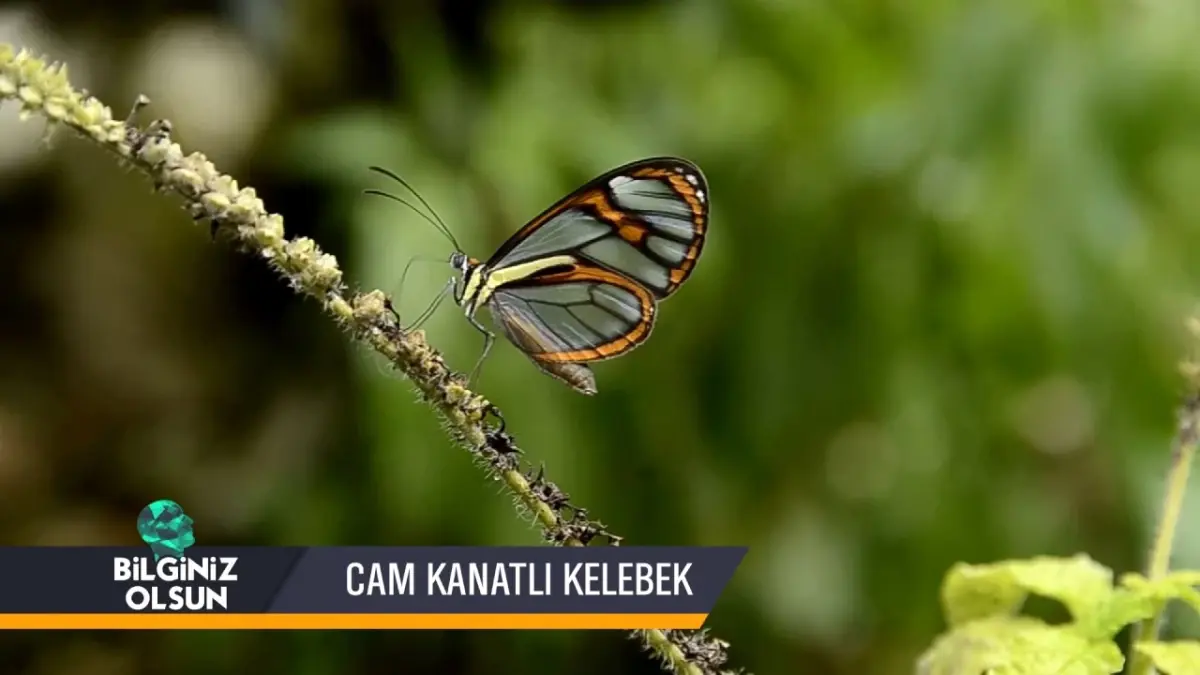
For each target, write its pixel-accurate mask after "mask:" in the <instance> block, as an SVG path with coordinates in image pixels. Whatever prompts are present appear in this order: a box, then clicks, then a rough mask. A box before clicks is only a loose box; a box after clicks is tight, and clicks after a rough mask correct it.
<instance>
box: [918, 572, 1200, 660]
mask: <svg viewBox="0 0 1200 675" xmlns="http://www.w3.org/2000/svg"><path fill="white" fill-rule="evenodd" d="M1198 583H1200V573H1197V572H1194V571H1175V572H1172V573H1170V574H1167V575H1164V576H1162V577H1160V578H1155V579H1152V580H1151V579H1147V578H1145V577H1143V576H1142V575H1140V574H1125V575H1123V576H1122V578H1121V579H1120V582H1119V583H1118V584H1116V585H1114V584H1113V572H1112V570H1110V569H1108V568H1107V567H1104V566H1103V565H1100V564H1099V563H1097V562H1096V561H1094V560H1092V559H1091V558H1089V557H1087V556H1086V555H1076V556H1074V557H1072V558H1050V557H1044V556H1043V557H1037V558H1033V559H1030V560H1012V561H1005V562H1002V563H995V564H987V565H965V564H958V565H955V566H954V568H953V569H951V570H950V572H949V573H948V574H947V575H946V578H945V581H944V582H943V584H942V605H943V608H944V610H945V612H946V619H947V621H948V623H949V624H950V630H949V631H947V633H946V634H945V635H943V636H941V637H940V638H939V639H938V640H937V642H936V643H935V644H934V646H933V647H932V648H931V649H930V650H929V651H928V652H926V654H925V655H924V656H922V658H921V661H920V663H919V666H918V669H917V672H918V673H920V674H921V675H939V674H943V675H957V674H960V673H984V672H986V673H995V675H1030V674H1033V673H1061V674H1063V675H1067V674H1074V675H1108V674H1109V673H1118V672H1123V666H1124V665H1125V663H1124V661H1125V659H1124V657H1123V656H1122V654H1121V648H1120V647H1119V646H1118V645H1117V644H1115V643H1114V642H1113V639H1114V637H1115V636H1116V635H1117V633H1118V632H1119V631H1121V629H1123V628H1124V627H1125V626H1127V625H1129V624H1132V623H1134V622H1136V621H1141V620H1144V619H1149V618H1150V617H1152V616H1153V615H1154V614H1155V613H1157V612H1159V611H1161V610H1162V608H1163V606H1164V605H1166V604H1167V603H1168V602H1170V601H1174V600H1178V601H1182V602H1183V603H1184V604H1186V605H1190V606H1191V607H1192V609H1193V610H1200V593H1198V592H1197V590H1196V588H1195V587H1196V585H1197V584H1198ZM1031 594H1037V595H1040V596H1042V597H1044V598H1048V599H1053V600H1055V601H1057V602H1059V603H1061V604H1062V605H1063V606H1064V608H1065V609H1067V610H1068V612H1069V613H1070V620H1069V621H1066V622H1062V623H1057V624H1049V623H1047V622H1045V621H1040V620H1038V619H1035V618H1032V617H1029V616H1021V615H1019V614H1018V611H1019V610H1020V609H1021V607H1022V605H1023V604H1024V603H1025V602H1026V599H1027V597H1028V596H1030V595H1031ZM1137 649H1138V651H1139V652H1141V653H1143V654H1146V655H1147V656H1148V657H1149V658H1150V659H1151V661H1152V662H1153V664H1154V666H1155V667H1156V668H1158V669H1159V672H1162V673H1164V675H1183V674H1185V673H1194V672H1196V671H1197V670H1200V642H1197V641H1194V640H1176V641H1171V642H1158V641H1154V640H1152V639H1151V640H1147V641H1138V643H1137ZM1124 672H1137V671H1131V670H1127V671H1124ZM1141 672H1152V671H1141Z"/></svg>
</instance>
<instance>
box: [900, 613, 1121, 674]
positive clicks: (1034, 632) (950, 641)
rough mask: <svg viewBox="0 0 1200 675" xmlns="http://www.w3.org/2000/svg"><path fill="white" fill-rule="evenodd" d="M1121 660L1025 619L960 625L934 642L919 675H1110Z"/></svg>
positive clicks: (1092, 643) (1094, 643)
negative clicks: (1050, 674)
mask: <svg viewBox="0 0 1200 675" xmlns="http://www.w3.org/2000/svg"><path fill="white" fill-rule="evenodd" d="M1124 664H1125V659H1124V657H1123V656H1122V655H1121V650H1120V649H1119V648H1118V647H1117V645H1116V644H1114V643H1113V642H1112V641H1110V640H1089V639H1087V638H1086V637H1084V636H1082V635H1080V634H1079V633H1078V632H1076V631H1075V630H1073V629H1072V628H1071V627H1070V626H1048V625H1046V624H1045V623H1043V622H1041V621H1038V620H1036V619H1030V618H1026V617H993V618H989V619H981V620H978V621H971V622H968V623H964V624H962V625H960V626H958V627H957V628H955V629H954V630H952V631H950V632H948V633H945V634H944V635H942V636H941V637H939V638H938V640H937V641H936V642H934V644H933V646H932V647H930V649H929V651H927V652H925V654H924V655H923V656H922V657H921V660H920V662H918V664H917V673H918V675H979V673H988V674H989V675H1047V674H1048V673H1053V674H1054V675H1110V674H1111V673H1116V672H1119V671H1120V670H1121V668H1122V667H1123V666H1124Z"/></svg>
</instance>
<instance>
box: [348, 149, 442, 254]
mask: <svg viewBox="0 0 1200 675" xmlns="http://www.w3.org/2000/svg"><path fill="white" fill-rule="evenodd" d="M369 168H370V169H371V171H374V172H375V173H378V174H382V175H384V176H387V177H388V178H391V179H392V180H394V181H396V182H397V183H399V184H400V185H403V186H404V188H405V189H406V190H408V191H409V192H411V193H412V195H413V196H414V197H416V198H417V201H419V202H421V205H422V206H424V207H425V209H426V210H427V211H429V213H430V214H432V215H433V218H434V219H435V220H437V223H436V224H434V227H436V228H437V229H438V230H440V231H441V232H442V234H444V235H446V238H447V239H449V240H450V243H451V244H453V245H454V250H456V251H461V250H462V248H461V247H460V246H459V245H458V240H457V239H455V238H454V233H453V232H451V231H450V228H449V227H447V226H446V221H444V220H442V217H441V216H439V215H438V212H437V211H436V210H435V209H434V208H433V207H432V206H430V205H429V202H427V201H425V198H424V197H422V196H421V193H420V192H417V191H416V189H415V188H413V186H412V185H409V184H408V181H406V180H404V179H403V178H401V177H400V176H398V175H396V174H395V173H393V172H391V171H388V170H387V169H385V168H383V167H380V166H372V167H369ZM373 194H381V195H382V194H385V193H380V192H377V191H375V192H373ZM388 196H392V195H388ZM392 198H393V199H395V200H396V201H399V202H401V203H403V204H408V202H405V201H404V200H402V199H400V198H399V197H395V196H392ZM408 206H409V207H410V208H413V210H414V211H416V208H414V207H413V206H412V204H408ZM418 213H420V212H419V211H418ZM421 215H425V214H421ZM425 220H429V217H428V216H426V218H425ZM431 224H433V223H432V222H431Z"/></svg>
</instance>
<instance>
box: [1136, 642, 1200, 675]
mask: <svg viewBox="0 0 1200 675" xmlns="http://www.w3.org/2000/svg"><path fill="white" fill-rule="evenodd" d="M1137 650H1138V651H1139V652H1141V653H1143V654H1145V655H1146V657H1147V658H1149V659H1150V661H1152V662H1153V663H1154V667H1155V668H1156V669H1157V670H1158V671H1159V672H1161V673H1162V674H1163V675H1192V673H1200V642H1194V641H1191V640H1180V641H1177V642H1139V643H1138V644H1137Z"/></svg>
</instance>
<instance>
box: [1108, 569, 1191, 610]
mask: <svg viewBox="0 0 1200 675" xmlns="http://www.w3.org/2000/svg"><path fill="white" fill-rule="evenodd" d="M1121 585H1122V586H1124V587H1125V588H1128V589H1130V590H1131V591H1133V592H1135V593H1139V594H1142V595H1144V596H1146V597H1147V598H1150V599H1151V601H1152V602H1154V603H1155V604H1156V605H1157V606H1158V607H1160V608H1161V606H1162V605H1163V604H1166V603H1167V602H1168V601H1170V600H1182V601H1184V602H1186V603H1187V604H1189V605H1191V607H1192V609H1194V610H1196V611H1197V612H1200V592H1197V590H1196V586H1200V572H1197V571H1195V570H1179V571H1177V572H1172V573H1170V574H1168V575H1166V576H1165V577H1162V578H1161V579H1155V580H1153V581H1151V580H1149V579H1147V578H1146V577H1144V576H1142V575H1140V574H1133V573H1130V574H1125V575H1123V576H1122V577H1121Z"/></svg>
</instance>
